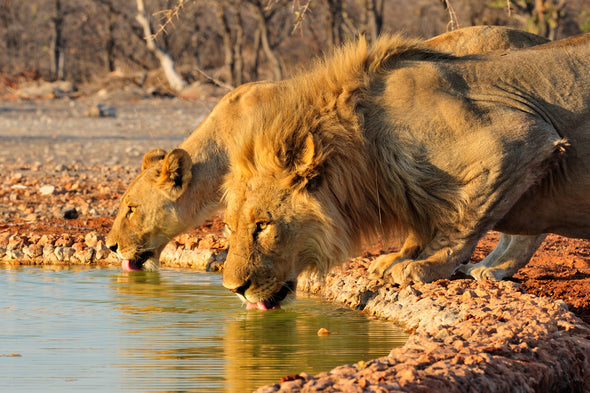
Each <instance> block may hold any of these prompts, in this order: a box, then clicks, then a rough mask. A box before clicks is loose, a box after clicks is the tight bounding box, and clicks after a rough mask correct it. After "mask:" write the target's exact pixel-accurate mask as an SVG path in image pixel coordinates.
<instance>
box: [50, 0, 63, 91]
mask: <svg viewBox="0 0 590 393" xmlns="http://www.w3.org/2000/svg"><path fill="white" fill-rule="evenodd" d="M54 7H55V15H54V16H53V18H52V21H53V39H52V40H51V52H50V53H51V57H52V59H51V73H52V74H53V78H54V79H58V80H63V79H64V76H65V51H64V43H63V27H64V17H65V14H64V10H63V8H62V4H61V0H54Z"/></svg>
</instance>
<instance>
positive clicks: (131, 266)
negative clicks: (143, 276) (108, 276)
mask: <svg viewBox="0 0 590 393" xmlns="http://www.w3.org/2000/svg"><path fill="white" fill-rule="evenodd" d="M121 269H123V271H125V272H137V271H141V268H140V267H139V266H137V263H136V262H135V261H131V260H129V259H123V261H122V262H121Z"/></svg>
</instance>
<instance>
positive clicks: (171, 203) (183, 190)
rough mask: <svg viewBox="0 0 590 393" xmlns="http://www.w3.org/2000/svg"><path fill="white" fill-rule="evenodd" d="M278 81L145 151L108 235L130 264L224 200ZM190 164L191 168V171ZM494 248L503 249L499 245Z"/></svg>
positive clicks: (516, 39)
mask: <svg viewBox="0 0 590 393" xmlns="http://www.w3.org/2000/svg"><path fill="white" fill-rule="evenodd" d="M546 42H547V40H546V39H545V38H543V37H540V36H537V35H534V34H530V33H526V32H523V31H520V30H514V29H509V28H505V27H498V26H475V27H468V28H464V29H460V30H456V31H453V32H450V33H446V34H442V35H440V36H437V37H434V38H432V39H430V40H427V41H425V42H424V44H425V45H427V46H430V47H432V48H434V49H438V50H441V51H448V52H453V53H456V54H466V53H482V52H485V51H489V50H494V49H507V48H523V47H530V46H534V45H538V44H543V43H546ZM276 85H277V84H276V83H271V82H266V83H249V84H245V85H242V86H240V87H238V88H237V89H236V90H234V91H232V92H230V93H229V94H227V95H226V96H225V97H223V98H222V99H221V101H220V102H219V103H218V104H217V105H216V106H215V108H214V109H213V111H212V112H211V113H210V115H209V116H208V117H207V119H205V121H203V123H202V124H201V125H200V126H199V127H198V128H197V129H196V130H195V131H194V132H193V133H192V134H191V135H190V136H189V137H188V138H187V139H186V140H185V141H184V142H183V143H182V144H181V146H180V147H179V149H175V150H174V151H172V152H170V153H168V154H166V152H165V151H163V150H161V149H154V150H152V151H151V152H149V153H147V154H146V155H145V157H144V160H143V164H142V172H141V173H140V175H139V176H138V177H137V178H136V179H135V180H134V181H133V183H132V184H131V185H130V186H129V188H128V189H127V191H126V192H125V195H123V198H122V199H121V204H120V208H119V213H118V215H117V217H116V218H115V222H114V224H113V228H112V230H111V231H110V233H109V236H108V238H107V245H108V246H109V247H110V248H111V249H112V250H113V251H114V252H116V253H117V254H118V255H119V256H120V257H121V259H122V261H123V262H122V265H123V268H125V269H128V270H136V269H143V270H154V269H157V267H158V264H159V263H158V260H159V255H160V252H161V251H162V249H163V248H164V246H165V245H166V244H167V243H168V241H170V240H171V239H172V238H173V237H174V236H176V235H178V234H180V233H182V232H185V231H187V230H189V229H191V228H193V227H196V226H197V225H199V224H201V223H202V222H203V221H204V220H205V219H206V218H207V217H209V216H211V215H212V214H213V212H214V211H216V210H218V209H219V208H220V207H221V204H220V197H221V194H220V191H219V188H220V186H221V183H222V181H223V176H224V175H225V174H226V173H227V172H228V170H229V162H228V160H229V157H228V154H229V152H228V144H230V143H232V138H233V136H234V135H235V134H236V133H238V132H239V131H240V130H241V128H242V124H243V123H244V122H245V121H246V120H247V119H248V117H249V116H251V115H252V114H254V113H256V110H257V108H258V106H259V102H262V101H265V100H272V98H273V94H274V89H275V87H276ZM183 151H184V152H186V153H187V154H184V153H183ZM191 163H192V164H191ZM189 167H190V171H188V168H189ZM162 169H168V170H164V171H162ZM169 169H174V170H173V171H170V170H169ZM182 170H185V171H186V172H187V173H185V174H184V175H183V174H182ZM188 172H190V173H188ZM179 181H180V183H179ZM183 182H184V183H183ZM170 185H172V187H171V186H170ZM502 239H503V241H502V242H501V244H504V245H506V246H508V245H510V247H509V249H510V250H512V254H514V255H516V256H520V258H521V259H524V260H528V257H530V255H528V254H529V252H528V249H531V248H532V252H534V250H535V249H536V247H531V244H533V245H534V243H535V238H534V237H533V238H532V239H531V237H527V236H509V235H505V234H503V235H502ZM505 248H508V247H504V248H502V251H504V249H505ZM523 250H524V252H523ZM494 253H496V254H502V253H499V252H498V249H497V250H496V251H494ZM494 253H492V254H490V256H493V254H494ZM504 254H506V253H504ZM530 254H531V255H532V253H530ZM527 255H528V256H527Z"/></svg>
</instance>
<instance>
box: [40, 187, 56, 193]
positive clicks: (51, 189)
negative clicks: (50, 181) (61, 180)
mask: <svg viewBox="0 0 590 393" xmlns="http://www.w3.org/2000/svg"><path fill="white" fill-rule="evenodd" d="M54 192H55V186H42V187H39V194H41V195H52V194H53V193H54Z"/></svg>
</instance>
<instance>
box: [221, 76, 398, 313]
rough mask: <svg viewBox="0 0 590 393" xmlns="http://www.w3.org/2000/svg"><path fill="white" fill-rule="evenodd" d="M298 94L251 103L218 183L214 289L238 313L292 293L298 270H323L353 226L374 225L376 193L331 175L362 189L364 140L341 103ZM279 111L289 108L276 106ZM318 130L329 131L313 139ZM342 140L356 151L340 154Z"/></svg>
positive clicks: (339, 255)
mask: <svg viewBox="0 0 590 393" xmlns="http://www.w3.org/2000/svg"><path fill="white" fill-rule="evenodd" d="M320 84H321V83H320ZM321 85H322V86H326V85H324V84H321ZM332 87H333V88H334V89H336V90H338V89H339V86H338V85H333V86H332ZM302 89H303V90H305V88H304V87H302ZM328 90H329V89H328ZM307 91H308V92H309V95H307V96H305V95H304V96H301V97H300V96H297V95H293V94H292V90H291V89H289V88H287V89H285V90H284V91H280V92H279V94H277V97H276V98H275V99H273V100H272V101H269V102H266V103H264V105H261V106H260V108H258V111H257V113H256V116H252V117H251V119H250V121H249V122H248V123H247V124H245V125H244V128H243V138H242V139H241V140H239V142H238V143H237V149H236V151H235V152H233V153H232V155H231V159H232V160H231V163H232V171H231V173H230V175H229V176H228V177H227V180H226V183H225V185H224V189H225V198H224V200H225V202H226V211H225V221H226V224H227V232H228V233H227V234H228V237H229V243H230V249H229V254H228V257H227V260H226V262H225V266H224V273H223V284H224V286H225V287H227V288H228V289H230V290H231V291H233V292H235V293H236V294H237V295H238V296H240V297H241V299H242V300H243V301H244V302H246V303H247V308H254V307H256V308H259V309H263V310H267V309H272V308H277V307H280V304H281V302H283V301H284V300H285V299H286V298H287V297H288V296H289V295H291V294H292V293H294V290H295V288H296V284H297V277H298V275H299V274H300V273H302V272H303V271H305V270H308V269H309V270H319V271H320V272H326V271H328V270H330V268H332V267H333V265H335V264H338V263H340V262H341V261H342V260H343V259H344V258H345V256H346V255H348V253H349V252H350V251H351V250H354V249H356V248H357V246H358V245H359V244H357V243H356V238H355V236H351V235H352V234H353V233H354V232H355V231H356V228H355V227H354V225H353V222H355V221H357V222H358V221H363V222H365V220H367V221H366V223H367V226H371V225H373V224H374V223H377V222H379V218H378V214H379V213H378V209H377V202H376V200H377V196H376V193H375V192H371V191H369V192H368V193H369V199H371V198H372V201H373V202H369V203H366V201H367V199H366V198H361V197H360V195H355V193H357V192H359V193H360V192H365V191H366V189H369V190H370V189H371V188H372V187H371V185H369V184H366V186H367V187H366V189H365V188H363V187H362V186H358V184H356V180H355V181H354V182H349V181H347V178H343V177H342V176H341V174H342V173H343V172H342V171H343V170H345V172H346V174H347V175H350V176H351V178H354V179H365V180H366V182H367V183H371V184H372V182H371V176H367V174H368V173H369V169H368V168H367V165H366V162H365V160H364V158H363V157H364V153H363V149H364V143H365V142H364V140H363V138H362V136H361V135H360V133H357V134H355V133H354V130H358V129H359V128H358V127H359V126H358V121H357V116H356V115H355V113H354V110H353V109H352V107H350V106H347V105H341V106H339V107H338V109H335V108H334V102H333V101H331V100H327V101H323V103H322V99H323V98H328V97H327V96H324V97H315V98H317V99H318V102H317V103H315V104H311V103H309V102H307V101H306V100H307V99H312V96H313V95H314V94H315V93H317V92H318V91H317V90H313V89H312V90H307ZM346 94H347V93H343V95H341V96H340V98H341V99H342V102H346V97H345V96H346ZM328 95H329V94H328ZM287 107H288V108H291V110H289V111H285V110H282V108H287ZM342 127H348V131H347V134H348V138H347V140H346V142H345V145H346V146H344V145H342V146H341V147H340V146H339V142H340V141H341V140H340V138H339V137H337V138H334V139H332V136H334V135H336V134H338V135H342V131H343V130H342ZM318 128H322V129H323V130H326V129H331V131H332V134H331V133H330V132H327V133H324V132H322V133H317V134H316V133H315V130H316V129H318ZM277 131H278V132H277ZM349 143H352V144H354V145H355V146H356V151H352V152H351V151H349V149H348V146H349ZM373 189H374V187H373ZM361 201H363V202H362V204H363V206H359V205H358V203H360V202H361ZM361 211H362V213H359V215H355V214H354V213H352V214H351V212H361ZM361 215H364V216H363V217H361ZM383 218H384V220H389V219H390V217H383Z"/></svg>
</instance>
